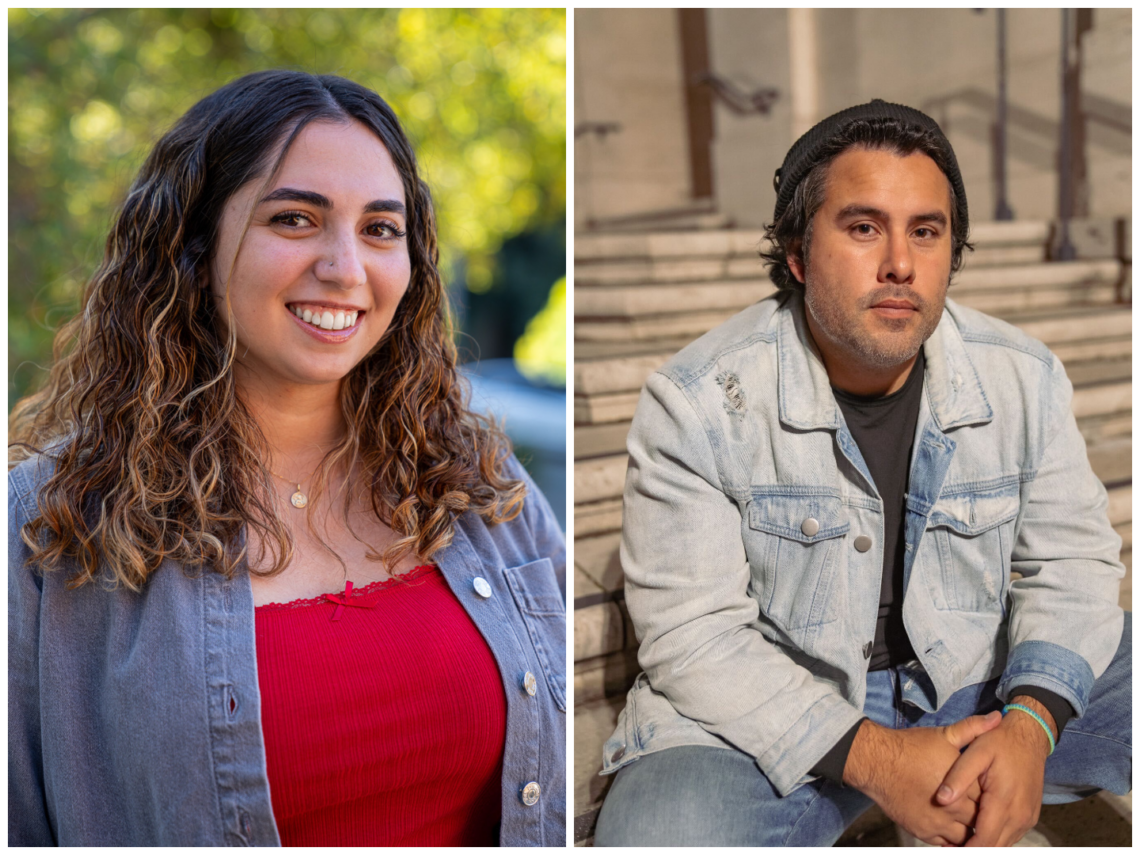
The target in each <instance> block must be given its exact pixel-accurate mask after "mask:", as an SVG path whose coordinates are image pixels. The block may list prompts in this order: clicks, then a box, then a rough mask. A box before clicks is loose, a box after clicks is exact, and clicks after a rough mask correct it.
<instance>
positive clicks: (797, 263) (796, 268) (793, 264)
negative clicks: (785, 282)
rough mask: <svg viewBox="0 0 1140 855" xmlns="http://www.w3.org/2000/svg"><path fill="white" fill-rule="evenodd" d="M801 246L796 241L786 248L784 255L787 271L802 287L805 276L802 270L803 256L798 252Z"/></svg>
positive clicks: (805, 279) (803, 269)
mask: <svg viewBox="0 0 1140 855" xmlns="http://www.w3.org/2000/svg"><path fill="white" fill-rule="evenodd" d="M802 247H803V244H802V243H801V242H800V241H796V242H795V243H794V244H792V245H791V246H789V247H788V251H787V253H785V254H786V256H787V259H788V269H789V270H791V271H792V275H793V276H794V277H796V281H797V282H799V283H800V284H801V285H803V284H804V283H805V282H806V281H807V275H806V271H805V268H804V260H803V256H802V254H801V252H800V250H801V248H802Z"/></svg>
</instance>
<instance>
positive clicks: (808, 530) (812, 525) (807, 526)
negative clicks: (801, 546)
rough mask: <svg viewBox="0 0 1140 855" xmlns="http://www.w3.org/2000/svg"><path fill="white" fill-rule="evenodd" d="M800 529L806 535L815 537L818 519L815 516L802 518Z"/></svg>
mask: <svg viewBox="0 0 1140 855" xmlns="http://www.w3.org/2000/svg"><path fill="white" fill-rule="evenodd" d="M800 531H802V532H803V533H804V534H806V535H807V536H808V537H815V535H816V534H818V533H819V520H817V519H816V518H815V517H808V518H807V519H806V520H804V524H803V525H801V526H800Z"/></svg>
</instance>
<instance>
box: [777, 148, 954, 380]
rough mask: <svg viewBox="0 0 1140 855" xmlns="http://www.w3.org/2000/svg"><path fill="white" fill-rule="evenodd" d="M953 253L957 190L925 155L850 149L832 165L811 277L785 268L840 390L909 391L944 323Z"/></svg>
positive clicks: (810, 254)
mask: <svg viewBox="0 0 1140 855" xmlns="http://www.w3.org/2000/svg"><path fill="white" fill-rule="evenodd" d="M950 250H951V235H950V186H949V182H948V181H947V179H946V176H945V175H944V174H943V173H942V170H940V169H939V168H938V166H937V164H935V162H934V161H933V160H931V159H930V158H929V157H928V156H927V155H925V154H922V153H918V152H916V153H914V154H909V155H906V156H901V155H898V154H896V153H894V152H889V151H879V150H868V149H849V150H847V151H845V152H843V153H842V154H840V155H839V156H838V157H836V158H835V160H834V161H832V163H831V166H830V168H829V171H828V175H827V185H826V198H825V201H824V203H823V205H822V207H821V208H820V209H819V211H817V212H816V214H815V217H814V219H813V221H812V236H811V242H810V246H809V247H808V251H807V264H806V271H805V265H804V263H803V260H801V259H800V258H794V257H789V262H788V266H789V268H790V269H791V271H792V273H793V275H794V276H795V277H796V278H797V279H798V280H799V281H801V282H803V283H804V286H805V287H804V304H805V305H806V307H807V310H808V311H807V317H808V327H809V329H810V330H811V333H812V337H813V338H814V339H815V342H816V344H817V346H818V347H819V349H820V352H821V353H822V355H823V358H824V363H825V365H826V366H827V370H828V374H829V375H830V377H831V381H832V383H833V384H834V385H836V386H838V387H839V388H842V389H847V390H848V391H851V392H855V393H859V394H874V393H885V392H892V391H895V389H897V388H899V387H901V386H902V383H903V381H905V379H906V375H907V373H909V369H910V366H911V365H912V364H913V363H914V359H915V356H917V354H918V350H919V348H920V347H921V346H922V344H923V342H925V341H926V339H928V338H929V337H930V335H931V334H932V333H933V332H934V329H935V327H937V326H938V321H939V320H940V319H941V317H942V309H943V306H944V305H945V302H946V289H947V287H948V286H949V284H950ZM884 384H885V385H884Z"/></svg>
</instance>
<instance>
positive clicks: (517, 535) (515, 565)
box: [8, 457, 566, 846]
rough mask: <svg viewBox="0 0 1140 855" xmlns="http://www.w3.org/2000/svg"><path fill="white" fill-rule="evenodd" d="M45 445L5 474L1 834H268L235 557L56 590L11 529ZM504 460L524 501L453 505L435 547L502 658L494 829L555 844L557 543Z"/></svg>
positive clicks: (38, 477) (561, 680) (560, 777)
mask: <svg viewBox="0 0 1140 855" xmlns="http://www.w3.org/2000/svg"><path fill="white" fill-rule="evenodd" d="M44 460H45V458H40V457H37V458H32V459H31V460H28V461H25V462H24V463H22V464H21V465H20V466H18V467H16V468H15V469H13V470H12V471H11V472H10V473H9V476H8V484H9V493H8V843H9V845H16V846H19V845H23V846H37V845H54V844H59V845H65V846H92V845H102V846H137V845H156V846H166V845H183V846H188V845H190V846H224V845H252V846H273V845H278V844H279V842H280V841H279V838H278V834H277V826H276V824H275V822H274V819H273V811H272V807H271V804H270V793H269V782H268V780H267V778H266V771H265V748H264V743H263V741H262V733H261V715H260V696H259V691H258V683H257V656H256V649H255V628H254V611H253V595H252V591H251V589H250V584H249V575H248V573H247V572H246V571H245V570H244V568H243V569H241V570H240V571H239V573H238V574H237V575H236V576H235V577H234V579H233V580H232V581H226V579H224V578H223V577H222V576H221V575H219V574H217V573H214V572H211V571H206V572H203V573H201V574H199V575H198V576H197V578H191V577H189V576H187V575H186V574H184V573H183V572H182V571H181V568H179V567H178V566H176V565H174V564H173V563H171V564H168V565H166V566H163V567H162V568H160V570H159V571H158V573H156V574H155V575H154V576H153V577H152V578H151V579H150V581H149V582H148V583H147V585H146V587H145V588H144V590H143V592H142V593H141V594H133V593H131V592H130V591H126V590H117V591H106V590H101V589H100V588H98V587H96V586H93V585H86V586H84V587H83V588H80V589H79V590H74V591H69V590H67V589H66V588H65V583H66V580H67V577H68V575H69V574H68V573H49V574H46V575H45V574H40V573H36V572H34V569H33V568H31V567H27V566H25V560H26V558H27V555H28V549H27V547H26V546H25V544H24V543H23V541H22V540H21V539H20V534H19V530H20V527H21V526H22V525H23V523H24V522H26V521H27V520H28V519H29V518H30V515H31V514H33V513H34V512H35V509H36V496H37V495H38V492H39V491H38V485H39V484H41V483H42V481H43V480H44V478H45V476H46V473H47V471H48V465H47V464H46V463H44ZM40 463H43V465H39V468H38V469H37V465H38V464H40ZM512 467H513V469H512V471H513V474H514V476H515V477H522V478H526V480H527V487H528V489H529V494H528V496H527V498H526V501H525V505H524V510H523V512H522V514H521V515H520V516H519V517H518V518H516V519H515V520H514V521H512V522H509V523H503V524H501V525H498V526H490V527H488V526H486V525H484V524H483V522H482V520H481V519H480V518H479V517H477V516H475V515H474V514H470V513H468V514H465V515H463V516H462V517H460V518H459V519H458V521H457V524H456V528H455V539H454V541H453V543H452V545H451V546H449V547H447V548H446V549H444V550H442V551H441V552H439V553H437V555H436V556H434V559H433V560H435V562H436V563H437V564H438V565H439V567H440V570H441V572H442V573H443V575H444V577H445V578H446V579H447V581H448V584H449V585H450V586H451V589H452V590H453V591H454V592H455V595H456V597H458V599H459V601H460V602H461V603H462V604H463V606H464V608H465V609H466V610H467V613H468V614H469V615H470V616H471V618H472V620H473V621H474V623H475V625H476V626H477V627H478V628H479V631H480V632H481V633H482V634H483V637H484V638H485V639H486V640H487V643H488V645H489V646H490V648H491V651H492V653H493V654H494V656H495V660H496V662H497V663H498V665H499V669H500V671H501V673H502V678H503V689H504V693H505V695H506V701H507V730H506V747H505V752H504V756H503V779H502V780H503V784H502V826H501V831H500V842H501V843H502V845H504V846H525V845H543V846H564V845H565V842H566V772H565V756H566V754H565V751H566V676H565V675H566V666H565V662H566V658H565V638H566V610H565V590H566V588H565V566H566V550H565V543H564V540H563V537H562V532H561V530H560V528H559V526H558V522H557V520H556V519H555V517H554V515H553V513H552V512H551V511H550V508H549V506H548V505H547V503H546V500H545V498H543V496H542V494H541V493H540V492H539V491H538V489H537V488H536V487H535V486H534V484H533V482H531V481H530V479H529V478H528V477H527V476H526V475H525V472H524V471H523V470H522V467H521V466H519V465H518V463H517V462H516V461H512ZM476 577H482V578H484V579H486V580H487V582H489V583H490V586H491V596H490V597H488V598H486V599H484V598H482V597H480V596H477V595H476V593H475V590H474V588H473V580H474V579H475V578H476ZM527 671H530V672H532V673H533V674H535V675H536V676H537V677H538V678H539V680H538V692H537V694H536V695H535V696H534V697H531V696H530V695H529V694H527V692H526V690H525V688H524V686H523V676H524V675H525V673H526V672H527ZM532 781H533V782H537V783H538V784H539V787H540V793H539V798H538V801H537V803H536V804H534V805H532V806H527V805H525V804H524V803H523V801H522V798H521V791H522V789H523V787H524V786H525V785H527V784H528V783H530V782H532Z"/></svg>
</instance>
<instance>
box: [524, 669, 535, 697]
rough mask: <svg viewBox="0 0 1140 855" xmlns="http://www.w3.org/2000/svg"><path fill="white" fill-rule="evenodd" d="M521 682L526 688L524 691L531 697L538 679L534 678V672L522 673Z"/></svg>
mask: <svg viewBox="0 0 1140 855" xmlns="http://www.w3.org/2000/svg"><path fill="white" fill-rule="evenodd" d="M522 684H523V688H524V689H526V693H527V694H528V695H531V696H532V697H533V696H534V693H535V692H537V691H538V681H536V680H535V679H534V674H532V673H530V671H527V672H526V673H525V674H523V679H522Z"/></svg>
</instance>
